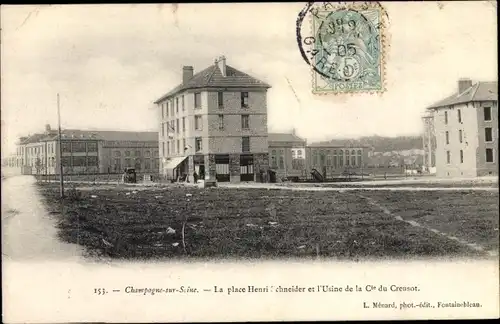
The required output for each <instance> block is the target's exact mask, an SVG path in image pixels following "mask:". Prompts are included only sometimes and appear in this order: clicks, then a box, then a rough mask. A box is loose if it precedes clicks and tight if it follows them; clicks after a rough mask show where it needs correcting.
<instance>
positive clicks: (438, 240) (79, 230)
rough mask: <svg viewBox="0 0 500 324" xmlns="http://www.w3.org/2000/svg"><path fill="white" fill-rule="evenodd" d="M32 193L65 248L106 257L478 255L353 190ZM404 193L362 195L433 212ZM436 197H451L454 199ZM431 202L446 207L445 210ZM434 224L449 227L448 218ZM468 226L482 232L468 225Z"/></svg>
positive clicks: (420, 195)
mask: <svg viewBox="0 0 500 324" xmlns="http://www.w3.org/2000/svg"><path fill="white" fill-rule="evenodd" d="M40 191H41V193H42V195H43V197H44V198H45V200H46V203H47V206H48V208H49V209H50V210H51V212H52V213H57V218H58V227H59V228H60V235H61V238H62V239H63V240H64V241H67V242H71V243H79V244H81V245H83V246H85V247H86V248H87V250H89V251H91V252H92V253H97V254H100V255H105V256H109V257H112V258H120V259H151V258H159V257H162V258H164V257H166V258H178V257H180V258H182V257H192V258H197V257H200V258H202V257H203V258H204V257H212V258H280V257H298V256H307V257H315V256H318V255H319V256H321V257H336V258H340V259H348V260H353V259H358V258H381V257H389V258H411V257H441V256H472V255H478V252H475V251H473V250H471V249H469V248H467V247H465V246H463V245H461V244H459V243H457V242H454V241H451V240H449V239H446V238H445V237H443V236H441V235H437V234H434V233H432V232H430V231H427V230H425V229H422V228H416V227H413V226H411V225H409V224H407V223H405V222H401V221H397V220H395V219H394V217H393V216H391V215H386V214H384V213H382V212H381V211H380V210H379V209H378V208H376V207H375V206H372V205H370V204H369V203H368V202H367V200H366V199H364V198H361V197H360V195H359V192H357V191H349V192H344V193H341V192H329V191H326V192H318V191H316V192H314V191H288V190H267V189H227V188H226V189H225V188H212V189H205V190H203V189H198V188H192V187H176V188H161V189H147V190H134V189H133V188H123V187H122V188H119V187H116V188H107V189H99V188H95V189H94V190H91V191H88V192H87V193H85V194H83V196H82V197H81V199H73V200H71V199H65V200H63V201H61V200H60V199H59V197H58V195H59V192H58V190H57V186H55V185H54V186H47V185H46V186H41V187H40ZM407 193H408V192H375V191H369V192H363V196H371V197H373V198H374V199H375V200H378V201H379V202H381V203H383V204H384V205H386V206H388V207H391V208H392V209H393V210H395V211H399V210H402V208H409V209H410V210H411V208H418V204H413V202H410V201H409V200H408V199H410V198H415V199H417V198H419V199H420V207H421V209H422V210H423V213H430V214H432V213H433V212H434V211H435V208H437V207H434V209H432V208H431V207H430V206H426V204H424V203H423V201H424V200H423V199H427V198H429V196H428V195H435V194H436V193H433V192H430V193H429V192H414V193H411V192H410V193H411V194H414V196H412V197H407V196H406V194H407ZM438 194H439V195H441V196H442V195H445V196H448V195H451V197H452V198H453V199H456V197H455V196H454V194H455V193H454V192H440V193H438ZM480 194H481V195H484V193H480ZM93 196H95V197H94V198H93ZM454 197H455V198H454ZM431 198H432V196H431ZM483 198H484V197H483ZM433 199H434V198H433ZM453 199H452V200H453ZM488 199H491V197H490V198H488ZM433 203H435V204H436V206H438V205H439V206H443V207H442V208H443V209H444V208H448V207H446V204H451V203H452V202H451V201H448V200H446V199H445V200H441V201H439V202H437V201H436V202H433ZM443 203H444V205H443ZM422 206H423V208H422ZM471 208H472V207H471ZM469 213H470V212H469ZM432 215H434V214H432ZM436 216H437V217H438V218H441V219H442V220H443V221H447V218H446V216H443V215H440V214H439V215H436ZM405 217H407V216H405ZM408 217H409V216H408ZM471 219H472V220H471V221H472V222H475V223H476V226H478V227H479V226H482V225H481V224H482V223H481V222H480V221H479V219H477V218H476V217H473V218H471ZM183 225H185V226H184V243H185V244H186V250H185V251H184V248H183V240H182V237H183V236H182V228H183ZM497 227H498V225H497ZM169 228H170V229H174V230H175V233H170V232H169V231H170V229H169Z"/></svg>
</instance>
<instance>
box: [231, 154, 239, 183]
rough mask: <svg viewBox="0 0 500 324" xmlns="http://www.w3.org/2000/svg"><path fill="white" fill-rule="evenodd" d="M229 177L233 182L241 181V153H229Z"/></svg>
mask: <svg viewBox="0 0 500 324" xmlns="http://www.w3.org/2000/svg"><path fill="white" fill-rule="evenodd" d="M229 178H230V181H231V182H240V155H239V154H229Z"/></svg>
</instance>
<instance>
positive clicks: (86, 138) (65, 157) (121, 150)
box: [16, 125, 159, 175]
mask: <svg viewBox="0 0 500 324" xmlns="http://www.w3.org/2000/svg"><path fill="white" fill-rule="evenodd" d="M58 139H59V135H58V132H57V130H54V129H51V128H50V125H46V127H45V132H43V133H36V134H33V135H30V136H24V137H21V138H20V139H19V142H18V144H17V150H16V157H17V158H16V166H17V167H18V168H20V169H21V172H22V173H23V174H48V175H50V174H59V173H60V163H62V167H63V172H64V173H65V174H90V173H92V174H94V173H121V172H123V169H124V168H126V167H133V168H135V169H136V171H137V172H147V173H157V172H158V170H159V160H158V159H159V156H158V134H157V133H156V132H126V131H101V130H80V129H64V130H62V131H61V152H62V156H61V155H60V154H59V140H58Z"/></svg>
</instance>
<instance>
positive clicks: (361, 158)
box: [358, 150, 363, 166]
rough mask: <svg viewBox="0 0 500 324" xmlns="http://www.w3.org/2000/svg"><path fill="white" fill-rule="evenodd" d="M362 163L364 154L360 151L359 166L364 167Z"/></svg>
mask: <svg viewBox="0 0 500 324" xmlns="http://www.w3.org/2000/svg"><path fill="white" fill-rule="evenodd" d="M362 162H363V154H362V152H361V150H358V166H362Z"/></svg>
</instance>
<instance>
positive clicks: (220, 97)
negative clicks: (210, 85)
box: [217, 91, 224, 108]
mask: <svg viewBox="0 0 500 324" xmlns="http://www.w3.org/2000/svg"><path fill="white" fill-rule="evenodd" d="M217 103H218V105H219V108H224V92H222V91H219V92H217Z"/></svg>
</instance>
